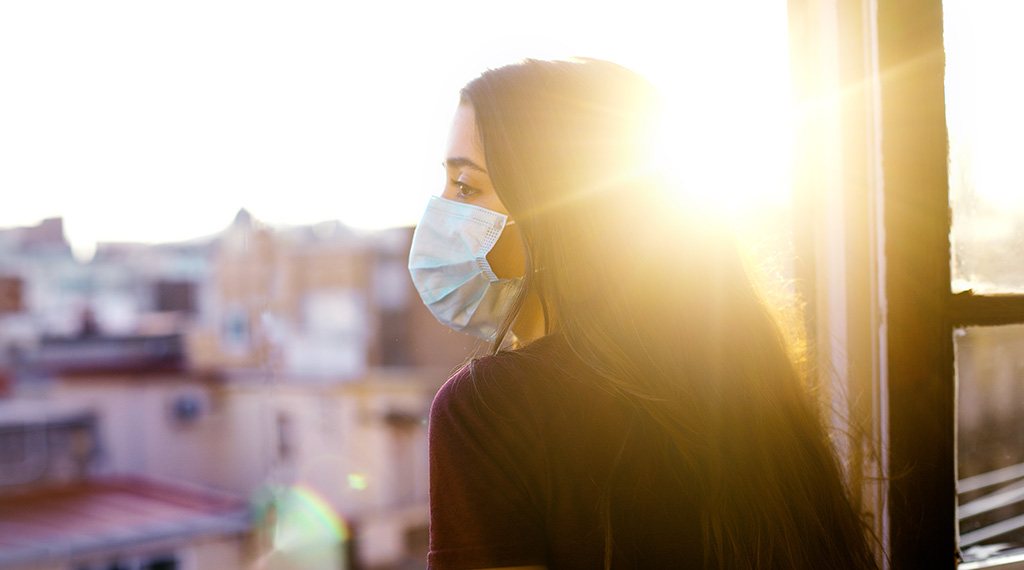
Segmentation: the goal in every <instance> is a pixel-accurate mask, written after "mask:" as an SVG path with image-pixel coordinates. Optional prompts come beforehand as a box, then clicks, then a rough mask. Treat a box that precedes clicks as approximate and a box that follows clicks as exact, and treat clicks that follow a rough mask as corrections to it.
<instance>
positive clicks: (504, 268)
mask: <svg viewBox="0 0 1024 570" xmlns="http://www.w3.org/2000/svg"><path fill="white" fill-rule="evenodd" d="M487 263H489V264H490V265H491V269H493V270H494V274H495V275H497V276H498V277H499V278H500V279H511V278H513V277H522V276H523V274H524V273H526V256H525V254H524V253H523V242H522V240H521V239H520V238H519V229H518V227H517V226H516V225H511V226H506V227H505V230H504V231H502V232H501V237H500V238H498V242H497V243H495V244H494V247H493V248H491V251H490V253H488V254H487Z"/></svg>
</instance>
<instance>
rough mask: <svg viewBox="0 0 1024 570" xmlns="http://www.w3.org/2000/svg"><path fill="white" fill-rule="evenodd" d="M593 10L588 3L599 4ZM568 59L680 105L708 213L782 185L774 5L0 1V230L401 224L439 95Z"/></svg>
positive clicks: (770, 195)
mask: <svg viewBox="0 0 1024 570" xmlns="http://www.w3.org/2000/svg"><path fill="white" fill-rule="evenodd" d="M606 5H607V6H611V7H608V8H606V7H603V6H606ZM572 55H583V56H588V57H598V58H602V59H608V60H612V61H615V62H617V63H620V64H623V65H626V66H627V67H630V68H632V69H634V70H635V71H637V72H639V73H641V74H642V75H645V76H646V77H648V78H649V79H651V80H652V81H654V82H655V83H656V84H658V85H659V86H660V87H661V88H662V90H663V91H664V92H665V93H666V94H667V95H669V97H670V98H671V100H672V101H674V102H675V103H677V104H678V109H679V113H680V115H679V116H680V120H681V121H682V122H681V123H680V124H681V127H680V132H681V134H682V136H681V137H680V138H679V140H678V141H677V144H678V145H679V146H678V149H677V150H676V153H677V154H678V156H679V159H680V160H679V165H680V168H681V169H683V172H684V176H686V178H687V179H688V180H690V181H691V182H692V184H693V185H696V186H698V187H701V188H707V189H708V191H709V192H711V193H714V194H716V195H719V196H724V197H726V199H727V200H736V201H747V200H775V201H779V200H781V198H780V196H785V188H786V187H787V184H788V174H787V173H788V160H789V133H788V128H789V112H788V109H789V99H788V97H789V76H788V59H787V58H788V56H787V39H786V10H785V2H784V0H773V1H764V0H736V1H732V2H707V1H703V0H702V1H699V2H698V1H686V2H664V1H663V0H631V1H630V2H628V3H625V2H619V3H607V4H606V3H595V2H583V1H575V0H574V1H559V0H542V1H537V0H521V1H517V2H515V3H511V2H491V1H485V0H469V1H442V2H429V1H413V0H410V1H407V2H385V1H381V2H354V1H345V2H338V1H335V2H327V1H321V0H289V1H287V2H286V1H269V0H263V1H260V0H256V1H253V0H246V1H225V0H176V1H174V2H151V1H140V0H124V1H114V0H90V1H89V2H81V1H80V0H24V1H18V0H14V1H10V2H2V3H0V78H2V82H3V86H2V88H0V196H2V197H3V200H2V202H0V204H2V205H0V227H7V226H13V225H27V224H34V223H36V222H38V221H39V220H40V219H42V218H45V217H51V216H63V217H64V220H65V227H66V229H67V232H68V234H69V237H70V239H71V240H72V242H73V244H74V245H75V247H76V248H78V249H79V250H88V249H89V248H90V247H91V244H94V243H95V242H96V241H97V240H98V241H176V240H185V239H189V238H193V237H197V236H202V235H207V234H210V233H213V232H216V231H219V230H220V229H222V228H224V227H225V226H226V225H227V224H228V223H230V221H231V220H232V218H233V217H234V215H235V213H236V212H237V210H238V209H239V208H241V207H245V208H247V209H248V210H249V211H250V212H252V213H253V215H254V216H256V217H257V218H258V219H261V220H264V221H267V222H270V223H272V224H302V223H314V222H318V221H323V220H328V219H340V220H341V221H343V222H345V223H348V224H351V225H355V226H361V227H383V226H390V225H401V224H413V223H415V222H416V221H417V220H418V219H419V216H420V214H421V212H422V210H423V208H424V206H425V205H426V201H427V198H428V196H429V195H431V194H433V193H436V192H438V191H439V190H440V188H441V184H442V181H443V171H442V169H441V167H440V166H439V162H440V160H441V150H442V146H443V142H444V140H445V137H446V135H447V131H448V123H449V121H450V119H451V114H452V112H453V110H454V105H455V103H456V95H457V92H458V89H459V88H460V87H461V86H462V85H463V84H464V83H465V82H466V81H468V80H469V79H472V78H473V77H474V76H475V75H476V74H477V73H479V72H480V71H482V70H483V69H484V68H486V67H489V66H490V67H493V66H497V65H501V64H502V63H506V62H509V61H514V60H516V59H520V58H522V57H527V56H530V57H564V56H572Z"/></svg>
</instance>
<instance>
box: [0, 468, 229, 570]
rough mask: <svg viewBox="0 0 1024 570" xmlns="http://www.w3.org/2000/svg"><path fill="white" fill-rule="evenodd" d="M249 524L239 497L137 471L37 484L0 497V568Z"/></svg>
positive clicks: (220, 532) (216, 532)
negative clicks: (125, 475) (148, 477)
mask: <svg viewBox="0 0 1024 570" xmlns="http://www.w3.org/2000/svg"><path fill="white" fill-rule="evenodd" d="M248 528H249V514H248V509H247V507H246V504H245V503H244V502H243V501H242V500H240V499H237V498H234V497H229V496H225V495H221V494H218V493H213V492H210V491H205V490H196V489H191V488H185V487H180V486H172V485H169V484H165V483H158V482H154V481H149V480H144V479H137V478H118V479H110V480H101V481H89V482H86V483H83V484H79V485H75V486H69V487H61V488H51V489H37V490H34V491H32V492H30V493H24V494H19V495H16V496H5V497H4V498H3V500H2V501H0V568H3V567H5V566H9V565H15V564H26V563H33V562H35V563H39V562H44V561H48V560H55V559H69V558H74V557H79V556H87V555H89V554H91V553H96V552H102V551H107V550H111V549H125V548H132V547H144V546H147V545H150V544H153V543H156V542H161V541H165V540H182V539H188V538H193V537H196V538H198V537H201V536H211V535H231V534H241V533H243V532H246V531H247V530H248Z"/></svg>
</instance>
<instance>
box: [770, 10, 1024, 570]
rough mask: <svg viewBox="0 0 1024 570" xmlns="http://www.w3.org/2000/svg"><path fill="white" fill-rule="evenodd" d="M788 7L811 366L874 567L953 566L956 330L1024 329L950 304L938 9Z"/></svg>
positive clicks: (991, 302)
mask: <svg viewBox="0 0 1024 570" xmlns="http://www.w3.org/2000/svg"><path fill="white" fill-rule="evenodd" d="M788 9H789V25H790V45H791V61H792V64H793V65H792V71H793V93H794V100H795V102H796V106H797V120H796V123H795V129H794V219H795V220H796V222H795V227H794V238H795V239H794V241H795V245H796V250H797V256H798V258H799V260H800V263H798V265H797V279H798V284H799V285H800V287H801V293H802V297H803V299H804V300H805V301H806V304H807V309H808V310H807V314H808V338H809V340H811V344H812V358H814V359H815V362H816V365H817V366H816V369H818V370H819V371H820V372H819V376H820V378H819V380H820V382H821V384H822V385H823V387H825V388H828V389H829V390H828V392H829V395H830V403H831V405H832V407H833V408H834V409H837V410H838V415H839V416H842V417H843V418H844V419H845V420H848V423H847V425H848V426H849V427H850V428H852V429H850V431H849V436H848V437H847V438H846V439H845V441H843V442H842V443H841V445H840V450H841V451H842V452H843V453H844V455H845V456H846V458H847V459H848V460H849V463H850V465H851V466H853V467H856V469H852V470H851V486H852V487H853V488H854V489H855V490H858V491H860V492H861V495H860V497H859V498H860V500H861V502H862V504H863V505H864V506H865V508H866V510H867V511H868V512H869V514H871V515H873V516H874V528H875V532H876V534H877V535H878V537H879V539H880V544H881V550H884V552H885V553H886V556H884V557H883V558H884V560H883V565H884V566H885V567H889V568H899V569H903V568H956V567H957V565H958V562H959V551H958V543H957V541H958V537H957V514H956V509H957V482H956V469H957V465H956V423H955V422H956V409H955V406H956V379H955V370H954V358H953V357H954V354H953V331H954V330H955V329H956V328H960V327H964V326H969V325H986V326H992V325H1005V324H1018V323H1024V295H975V294H973V293H971V292H965V293H959V294H956V295H954V294H952V293H951V288H950V242H949V230H950V220H951V216H950V209H949V208H950V204H949V184H948V174H947V161H948V150H947V148H948V144H947V140H948V137H947V130H946V115H945V90H944V82H945V75H944V74H945V51H944V44H943V9H942V1H941V0H790V1H789V5H788ZM993 564H998V561H995V560H994V561H993ZM1020 564H1022V567H1024V562H1022V563H1020ZM971 566H972V567H974V566H978V567H982V566H985V564H984V563H983V564H980V565H979V564H972V565H971ZM1003 567H1004V568H1009V567H1010V566H1003ZM1013 567H1014V568H1016V566H1013Z"/></svg>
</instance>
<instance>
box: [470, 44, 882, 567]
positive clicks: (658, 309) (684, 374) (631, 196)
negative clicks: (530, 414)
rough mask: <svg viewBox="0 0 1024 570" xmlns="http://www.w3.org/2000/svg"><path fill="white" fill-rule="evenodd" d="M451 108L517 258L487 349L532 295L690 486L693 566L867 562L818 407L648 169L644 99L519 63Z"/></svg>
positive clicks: (739, 276) (737, 272)
mask: <svg viewBox="0 0 1024 570" xmlns="http://www.w3.org/2000/svg"><path fill="white" fill-rule="evenodd" d="M462 103H463V104H466V105H471V106H472V107H473V109H474V111H475V116H476V121H477V126H478V128H479V131H480V140H481V142H482V146H483V150H484V157H485V160H486V164H487V169H488V172H489V175H490V178H491V182H492V183H493V185H494V189H495V191H496V192H497V194H498V197H499V198H500V199H501V201H502V203H503V204H504V205H505V207H506V208H507V209H508V211H509V213H510V215H511V217H512V218H513V219H515V220H516V223H517V224H518V225H519V231H520V235H521V236H522V239H523V242H524V247H525V248H526V256H527V271H526V276H525V279H524V286H523V290H522V292H521V294H520V296H519V298H518V299H517V301H516V303H515V304H514V306H513V307H512V309H511V310H510V311H509V313H508V315H506V318H505V321H504V324H503V327H502V333H503V334H502V335H500V336H504V333H506V332H507V331H508V329H509V326H510V324H511V323H512V322H514V320H515V317H516V315H517V314H518V311H519V310H520V308H521V306H522V304H523V300H524V299H525V298H526V295H527V294H528V293H529V292H530V291H531V290H535V291H537V292H538V293H539V295H540V297H541V299H542V302H543V304H544V306H545V307H547V308H548V309H550V311H548V310H547V309H546V312H548V313H549V315H548V325H549V328H553V329H557V331H558V332H559V333H560V334H562V335H564V337H565V339H566V341H567V342H568V344H569V346H570V348H571V349H572V350H573V352H574V353H575V354H576V355H577V356H578V357H579V358H580V359H581V360H582V361H583V362H584V363H586V364H587V365H588V366H589V367H590V368H591V369H593V372H594V376H595V377H596V378H597V379H598V381H599V382H601V386H602V388H604V389H605V390H608V391H610V392H612V393H613V394H615V395H616V396H617V397H619V398H621V399H623V400H624V401H626V402H628V403H629V404H631V405H633V406H635V407H637V408H639V409H641V410H643V412H644V413H645V414H646V416H647V417H649V418H651V419H652V420H653V422H655V423H656V425H658V426H660V429H661V430H662V431H663V433H665V434H667V435H668V436H669V437H670V439H671V440H672V442H673V448H674V449H675V450H676V451H678V454H679V456H680V457H681V458H682V460H683V462H684V463H683V464H684V465H685V466H686V470H685V471H686V474H685V476H684V475H683V474H681V475H680V478H681V479H684V478H685V481H682V480H681V484H686V485H689V486H691V487H695V488H697V489H699V493H698V494H699V496H700V497H701V502H702V503H701V512H700V515H699V516H700V517H701V521H702V528H703V535H704V544H705V559H706V561H707V562H708V565H709V566H718V567H721V568H815V569H820V568H836V569H838V568H874V567H876V562H875V558H874V555H873V553H872V551H871V548H870V547H869V541H868V538H867V533H866V530H865V529H866V527H865V525H864V524H863V522H862V520H861V518H860V515H859V511H858V509H857V508H855V507H854V506H853V505H852V503H851V501H850V499H849V494H848V492H847V489H846V488H845V486H844V483H843V478H842V471H841V468H840V467H839V465H838V462H837V459H836V455H835V452H834V450H833V447H832V444H831V442H830V439H829V437H828V433H827V430H826V428H825V426H824V422H823V420H822V417H821V413H820V410H819V409H818V404H817V403H816V401H815V399H814V397H813V396H812V395H811V393H810V391H809V389H808V387H807V386H806V384H805V381H804V380H805V379H804V376H803V374H802V373H801V372H800V371H799V367H798V366H797V365H796V364H795V363H794V359H793V352H792V351H791V343H790V342H789V340H787V337H786V335H784V334H783V332H782V330H781V329H780V327H779V326H778V324H777V321H776V320H775V319H774V318H773V315H772V312H771V310H770V309H769V308H768V307H767V306H766V303H765V302H764V301H763V300H762V297H761V296H760V295H759V294H758V290H757V287H756V286H755V284H754V283H753V282H752V280H751V278H750V277H749V276H748V273H747V271H746V270H745V267H744V263H743V261H742V259H741V255H740V251H739V248H738V245H737V240H736V238H735V236H734V235H733V233H732V231H731V230H730V229H729V227H728V224H726V223H722V221H721V216H718V215H716V213H715V212H714V211H713V210H711V209H709V208H707V207H704V206H701V205H700V204H701V203H700V202H697V201H695V202H694V203H692V204H689V205H687V204H683V205H682V206H680V205H679V203H678V201H677V200H674V199H673V191H674V188H673V186H672V185H671V184H670V183H669V182H668V178H667V177H664V176H662V175H661V173H660V172H659V171H658V169H657V167H656V164H654V162H653V161H652V160H651V159H652V158H653V157H655V156H657V153H656V152H655V148H654V140H653V139H654V137H653V133H654V131H655V130H656V127H657V120H658V116H659V114H658V110H659V103H660V96H659V94H658V92H657V91H656V90H655V88H654V87H653V86H652V85H651V84H650V83H649V82H647V81H646V80H644V79H643V78H641V77H640V76H638V75H636V74H635V73H633V72H631V71H629V70H627V69H625V68H623V67H621V66H618V65H615V64H612V63H608V62H604V61H599V60H592V59H573V60H565V61H537V60H525V61H523V62H520V63H517V64H512V65H508V66H505V67H502V68H498V69H494V70H489V71H487V72H485V73H483V74H482V75H481V76H480V77H478V78H476V79H475V80H473V81H472V82H470V83H469V84H468V85H467V86H466V87H465V88H464V89H463V90H462ZM740 167H741V166H740ZM500 342H501V338H500V337H499V339H498V340H497V341H496V343H495V350H497V347H498V346H499V344H500ZM554 365H556V366H557V363H555V364H554ZM606 522H608V523H610V520H608V521H606ZM606 528H608V529H610V526H607V527H606ZM609 532H611V531H609ZM607 538H610V537H607ZM606 542H607V544H611V541H610V540H606ZM609 561H610V555H609V554H608V553H607V552H606V565H607V564H609V563H610V562H609Z"/></svg>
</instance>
